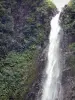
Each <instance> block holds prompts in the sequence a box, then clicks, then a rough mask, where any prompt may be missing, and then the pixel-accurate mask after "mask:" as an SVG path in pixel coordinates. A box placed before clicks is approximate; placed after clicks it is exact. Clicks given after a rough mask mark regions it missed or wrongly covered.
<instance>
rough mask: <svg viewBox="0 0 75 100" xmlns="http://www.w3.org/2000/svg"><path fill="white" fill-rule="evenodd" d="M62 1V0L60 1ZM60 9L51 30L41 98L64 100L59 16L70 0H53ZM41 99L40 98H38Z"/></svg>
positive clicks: (43, 99)
mask: <svg viewBox="0 0 75 100" xmlns="http://www.w3.org/2000/svg"><path fill="white" fill-rule="evenodd" d="M57 1H58V2H57ZM59 1H60V2H59ZM53 2H54V3H55V4H56V6H57V8H58V9H59V11H60V12H59V13H58V14H57V15H56V16H55V17H53V18H52V21H51V32H50V36H49V50H48V62H47V66H46V69H45V73H44V75H45V76H46V78H45V80H44V82H43V84H42V85H43V87H42V96H41V100H63V93H62V86H61V81H60V79H61V62H60V59H61V53H60V39H61V38H60V34H59V32H60V29H61V28H60V25H59V17H60V13H61V9H62V7H63V6H64V5H65V4H67V3H68V2H69V0H66V1H65V0H53ZM38 100H40V98H38Z"/></svg>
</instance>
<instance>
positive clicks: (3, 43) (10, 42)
mask: <svg viewBox="0 0 75 100" xmlns="http://www.w3.org/2000/svg"><path fill="white" fill-rule="evenodd" d="M54 10H56V7H55V5H54V4H53V3H52V2H51V1H50V0H0V100H11V99H12V100H24V96H25V95H26V94H27V93H28V91H29V88H30V86H31V85H32V83H33V81H34V80H35V78H36V76H37V75H36V74H37V67H36V59H37V57H38V54H39V51H42V49H43V47H44V41H45V40H47V39H48V35H49V31H50V19H51V18H52V16H53V15H54V12H53V11H54ZM49 18H50V19H49Z"/></svg>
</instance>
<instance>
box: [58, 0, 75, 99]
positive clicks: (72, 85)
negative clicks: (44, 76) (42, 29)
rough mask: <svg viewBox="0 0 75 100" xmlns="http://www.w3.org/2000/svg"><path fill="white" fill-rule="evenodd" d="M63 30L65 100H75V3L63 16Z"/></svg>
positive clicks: (71, 4)
mask: <svg viewBox="0 0 75 100" xmlns="http://www.w3.org/2000/svg"><path fill="white" fill-rule="evenodd" d="M60 20H61V23H60V25H61V27H62V28H63V31H64V34H63V41H64V42H62V49H63V55H64V56H63V57H64V59H65V64H64V68H63V74H62V86H63V100H75V2H74V0H71V2H70V3H69V5H67V6H65V7H64V9H63V11H62V13H61V16H60Z"/></svg>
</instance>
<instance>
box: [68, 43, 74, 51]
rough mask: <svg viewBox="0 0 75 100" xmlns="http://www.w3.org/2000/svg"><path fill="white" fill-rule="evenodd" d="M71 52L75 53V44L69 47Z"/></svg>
mask: <svg viewBox="0 0 75 100" xmlns="http://www.w3.org/2000/svg"><path fill="white" fill-rule="evenodd" d="M69 49H70V51H75V43H72V44H70V45H69Z"/></svg>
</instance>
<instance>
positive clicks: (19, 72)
mask: <svg viewBox="0 0 75 100" xmlns="http://www.w3.org/2000/svg"><path fill="white" fill-rule="evenodd" d="M37 54H38V52H37V51H36V50H33V51H29V50H27V51H25V52H23V53H16V52H10V53H9V54H8V55H7V57H6V58H5V59H2V60H1V61H0V100H9V98H13V99H14V100H23V99H24V95H25V94H26V93H27V92H28V90H29V87H30V86H31V84H32V83H33V80H34V79H35V78H36V73H37V72H36V69H37V68H36V65H35V59H36V57H37Z"/></svg>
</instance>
